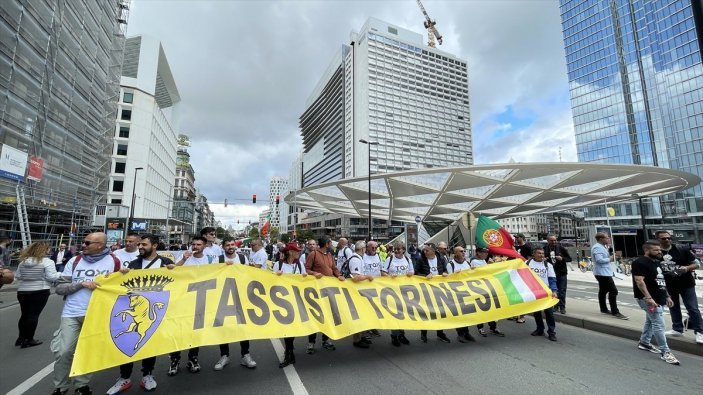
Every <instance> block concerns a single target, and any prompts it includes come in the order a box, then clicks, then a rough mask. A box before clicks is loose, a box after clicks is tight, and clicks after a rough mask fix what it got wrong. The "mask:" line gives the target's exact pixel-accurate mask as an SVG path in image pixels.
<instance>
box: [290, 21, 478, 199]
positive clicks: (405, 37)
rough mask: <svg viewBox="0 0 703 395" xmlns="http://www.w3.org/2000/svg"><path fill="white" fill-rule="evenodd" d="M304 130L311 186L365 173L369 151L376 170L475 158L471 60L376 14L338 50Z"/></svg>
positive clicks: (306, 114) (311, 104)
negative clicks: (468, 62)
mask: <svg viewBox="0 0 703 395" xmlns="http://www.w3.org/2000/svg"><path fill="white" fill-rule="evenodd" d="M300 129H301V134H302V138H303V151H304V154H303V160H302V163H303V174H302V176H303V177H302V178H303V183H302V185H303V186H304V187H307V186H310V185H315V184H318V183H322V182H325V181H331V180H337V179H342V178H349V177H356V176H363V175H366V174H368V172H369V155H370V162H371V164H370V168H371V173H379V172H380V173H384V172H391V171H399V170H410V169H421V168H431V167H444V166H461V165H467V164H472V163H473V156H472V142H471V115H470V109H469V86H468V76H467V67H466V61H465V60H462V59H459V58H457V57H456V56H454V55H451V54H449V53H446V52H444V51H441V50H439V49H436V48H430V47H427V46H425V45H424V44H423V38H422V35H421V34H418V33H415V32H412V31H409V30H406V29H403V28H401V27H398V26H395V25H392V24H389V23H386V22H382V21H380V20H377V19H373V18H370V19H368V20H367V21H366V23H365V24H364V26H363V27H362V29H361V31H360V32H359V33H357V32H352V33H351V35H350V40H349V42H348V43H346V44H343V45H341V46H340V48H339V50H338V51H337V52H336V54H335V55H334V57H333V59H332V61H331V63H330V65H329V66H328V68H327V70H326V71H325V72H324V73H323V75H322V78H320V81H319V82H318V84H317V86H316V87H315V89H314V90H313V92H312V94H311V95H310V97H309V99H308V101H307V103H306V106H305V111H304V112H303V114H302V115H301V117H300ZM361 139H364V140H366V141H371V142H374V143H378V145H371V146H367V145H365V144H363V143H361V142H359V140H361ZM369 149H370V151H369ZM369 152H370V154H369Z"/></svg>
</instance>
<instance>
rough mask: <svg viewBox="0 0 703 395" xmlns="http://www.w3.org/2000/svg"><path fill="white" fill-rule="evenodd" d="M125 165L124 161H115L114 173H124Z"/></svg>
mask: <svg viewBox="0 0 703 395" xmlns="http://www.w3.org/2000/svg"><path fill="white" fill-rule="evenodd" d="M125 165H126V163H124V162H115V173H117V174H124V172H125Z"/></svg>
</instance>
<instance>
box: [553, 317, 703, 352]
mask: <svg viewBox="0 0 703 395" xmlns="http://www.w3.org/2000/svg"><path fill="white" fill-rule="evenodd" d="M554 319H555V320H556V321H558V322H560V323H562V324H566V325H570V326H575V327H579V328H583V329H587V330H589V331H594V332H598V333H605V334H607V335H611V336H617V337H622V338H624V339H630V340H632V341H633V342H635V341H637V339H639V337H640V335H641V334H642V332H641V331H639V330H635V329H630V328H624V327H619V326H615V325H607V324H604V323H602V322H596V321H593V320H590V319H588V318H583V317H578V316H568V315H561V314H555V315H554ZM655 342H656V340H655ZM666 343H667V344H668V345H669V348H671V349H672V350H675V351H681V352H685V353H688V354H692V355H698V356H700V357H703V345H701V344H697V343H696V342H695V341H693V342H691V341H687V340H680V339H676V338H671V337H667V338H666Z"/></svg>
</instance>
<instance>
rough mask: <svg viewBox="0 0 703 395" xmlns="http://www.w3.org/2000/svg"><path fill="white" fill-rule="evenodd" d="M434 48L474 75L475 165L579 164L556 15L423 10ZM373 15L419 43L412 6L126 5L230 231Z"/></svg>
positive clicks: (509, 4) (479, 8) (176, 1)
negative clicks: (325, 77) (170, 87)
mask: <svg viewBox="0 0 703 395" xmlns="http://www.w3.org/2000/svg"><path fill="white" fill-rule="evenodd" d="M424 5H425V8H426V9H427V11H428V13H429V14H430V16H431V17H432V18H434V19H435V20H436V21H437V27H438V30H439V31H440V33H442V35H443V36H444V44H443V45H442V46H441V49H442V50H444V51H447V52H450V53H452V54H455V55H457V56H458V57H460V58H463V59H466V60H467V61H468V65H469V92H470V95H471V117H472V120H473V135H474V157H475V163H476V164H484V163H501V162H507V161H509V160H510V159H511V158H512V159H513V160H515V161H518V162H532V161H558V160H559V150H560V147H561V157H562V160H563V161H574V160H576V148H575V142H574V136H573V125H572V119H571V109H570V107H569V94H568V84H567V78H566V64H565V59H564V48H563V41H562V35H561V24H560V18H559V5H558V2H557V1H551V0H534V1H530V0H515V1H498V0H482V1H481V0H477V1H438V0H425V1H424ZM368 17H376V18H379V19H381V20H385V21H387V22H390V23H393V24H396V25H399V26H401V27H404V28H407V29H410V30H413V31H416V32H419V33H423V35H424V34H425V32H424V28H423V26H422V21H423V17H422V14H421V13H420V10H419V9H418V7H417V5H416V3H415V1H414V0H394V1H333V0H325V1H312V0H308V1H261V0H256V1H254V0H252V1H233V0H232V1H227V0H213V1H207V0H165V1H158V0H132V7H131V13H130V17H129V28H128V34H129V35H137V34H148V35H151V36H154V37H156V38H158V39H160V40H161V42H162V45H163V47H164V51H165V52H166V56H167V58H168V60H169V63H170V65H171V70H172V72H173V75H174V78H175V80H176V83H177V85H178V88H179V92H180V94H181V98H182V102H181V106H182V107H181V124H180V126H181V130H180V131H179V132H181V133H185V134H188V135H190V136H191V145H192V146H191V148H190V153H191V160H192V165H193V168H194V169H195V176H196V185H197V186H198V187H199V188H200V190H201V191H202V192H203V193H204V194H205V195H206V196H207V197H208V199H209V200H210V201H213V202H222V201H224V199H225V198H227V199H228V200H229V201H230V204H229V206H228V207H227V208H224V207H223V206H222V205H212V206H211V207H212V209H213V210H214V211H215V215H216V219H219V220H221V221H222V222H223V223H224V224H225V225H226V224H236V222H237V220H238V219H239V220H240V221H241V222H242V223H244V222H246V221H248V220H250V219H252V220H253V219H256V218H258V212H259V211H260V210H262V209H264V208H265V206H264V204H262V203H258V204H257V205H252V204H251V201H248V203H247V202H246V201H242V202H240V203H239V204H233V203H235V201H236V199H247V200H248V199H250V197H251V195H252V194H257V195H258V196H260V197H262V198H263V197H265V196H266V197H267V196H268V183H269V179H270V178H271V176H275V175H282V176H286V177H287V176H288V170H289V166H290V164H291V162H292V161H293V160H294V159H295V156H296V153H297V152H298V151H299V150H300V148H301V147H302V145H301V139H300V132H299V129H298V122H297V121H298V117H299V116H300V114H301V113H302V112H303V110H304V104H305V101H306V99H307V98H308V96H309V94H310V92H311V91H312V90H313V88H314V87H315V85H316V83H317V82H318V79H319V78H320V76H321V74H322V73H323V72H324V70H325V69H326V68H327V66H328V65H329V62H330V60H331V57H332V55H333V54H334V52H335V51H336V50H337V49H338V48H339V46H340V45H341V44H343V43H345V42H346V41H347V40H348V38H349V32H350V31H352V30H356V31H358V30H360V29H361V27H362V25H363V24H364V21H365V20H366V19H367V18H368Z"/></svg>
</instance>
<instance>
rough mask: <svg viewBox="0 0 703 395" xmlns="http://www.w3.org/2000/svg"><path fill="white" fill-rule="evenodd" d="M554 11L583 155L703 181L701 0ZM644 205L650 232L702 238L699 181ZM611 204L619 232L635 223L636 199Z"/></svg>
mask: <svg viewBox="0 0 703 395" xmlns="http://www.w3.org/2000/svg"><path fill="white" fill-rule="evenodd" d="M560 7H561V20H562V27H563V33H564V46H565V49H566V61H567V69H568V78H569V88H570V92H571V106H572V110H573V118H574V128H575V133H576V148H577V151H578V159H579V161H583V162H604V163H628V164H642V165H653V166H659V167H664V168H671V169H677V170H682V171H686V172H690V173H693V174H696V175H698V176H701V177H703V146H702V142H703V140H702V139H703V66H702V64H701V63H702V61H701V43H702V42H703V41H702V39H703V16H702V10H701V2H700V1H684V0H679V1H671V0H666V1H665V0H656V1H654V0H560ZM613 188H617V184H615V185H614V186H613ZM644 202H645V205H644V214H645V216H646V222H647V224H648V226H647V227H648V229H651V231H650V235H651V232H652V231H654V230H656V229H658V228H663V229H669V230H673V231H674V232H675V235H676V236H677V238H678V239H679V240H681V241H691V242H700V241H701V239H703V232H701V229H702V228H701V226H700V225H699V224H698V222H701V219H700V218H701V217H700V216H701V215H703V189H702V186H701V185H700V184H699V185H697V186H695V187H693V188H690V189H688V190H685V191H682V192H679V193H676V194H671V195H666V196H663V197H661V198H651V199H650V198H645V199H644ZM615 209H616V217H615V218H613V219H611V224H613V225H614V228H615V229H617V228H627V227H630V228H638V227H639V226H640V222H641V221H640V220H639V214H640V213H639V206H638V204H637V201H636V200H635V199H633V203H632V204H622V205H617V206H616V207H615ZM605 215H606V214H605V206H603V207H595V208H591V209H589V210H588V213H587V219H589V218H590V219H592V220H593V219H596V220H597V219H598V218H599V217H600V218H601V219H604V218H605Z"/></svg>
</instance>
